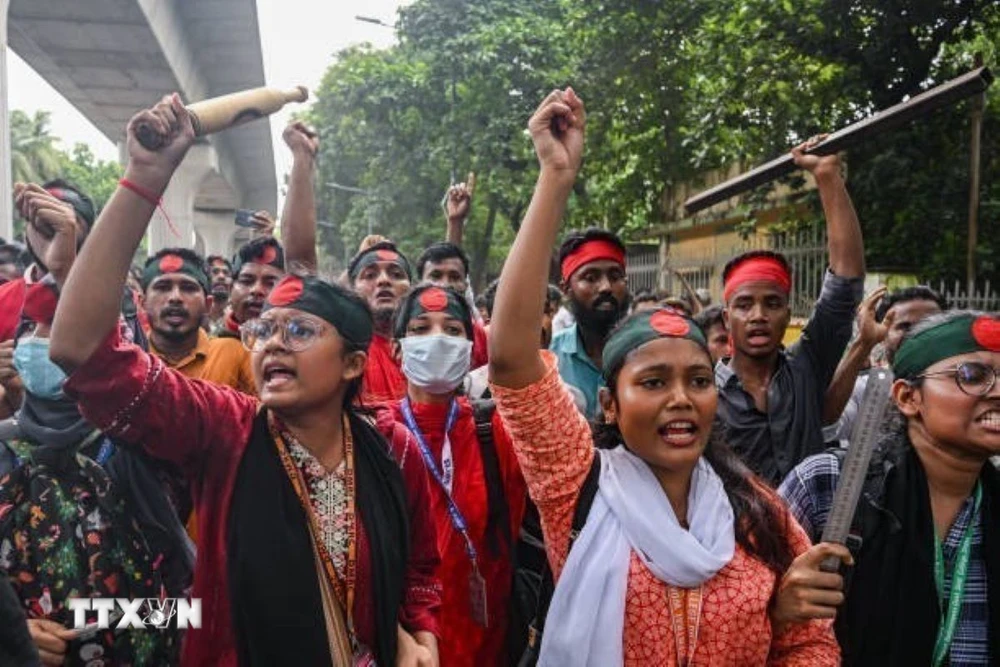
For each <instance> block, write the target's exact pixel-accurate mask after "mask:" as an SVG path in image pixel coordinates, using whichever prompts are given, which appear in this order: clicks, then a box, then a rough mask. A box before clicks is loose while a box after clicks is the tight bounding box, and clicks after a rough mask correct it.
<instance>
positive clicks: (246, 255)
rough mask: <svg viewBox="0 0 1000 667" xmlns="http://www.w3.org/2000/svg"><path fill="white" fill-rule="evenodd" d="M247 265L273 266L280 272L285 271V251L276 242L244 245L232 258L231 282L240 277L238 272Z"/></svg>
mask: <svg viewBox="0 0 1000 667" xmlns="http://www.w3.org/2000/svg"><path fill="white" fill-rule="evenodd" d="M251 243H252V242H251ZM247 264H264V265H266V266H273V267H274V268H276V269H278V270H279V271H281V272H284V271H285V249H284V248H282V247H281V244H280V243H278V242H277V241H275V242H273V243H260V244H258V245H254V246H251V245H250V244H249V243H248V244H246V245H244V246H243V247H242V248H240V250H239V251H238V252H237V253H236V256H235V257H233V263H232V269H233V280H236V279H237V278H239V277H240V271H242V270H243V267H244V266H246V265H247Z"/></svg>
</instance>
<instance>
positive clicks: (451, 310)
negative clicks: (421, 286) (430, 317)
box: [406, 287, 468, 322]
mask: <svg viewBox="0 0 1000 667" xmlns="http://www.w3.org/2000/svg"><path fill="white" fill-rule="evenodd" d="M460 298H461V297H460V295H459V294H458V293H457V292H455V290H446V289H441V288H440V287H428V288H426V289H425V290H423V291H422V292H420V295H419V296H417V297H415V298H412V299H408V301H409V307H408V308H407V309H406V321H407V322H409V321H410V320H412V319H413V318H414V317H420V316H421V315H423V314H424V313H448V314H449V315H451V316H452V317H454V318H455V319H458V320H462V319H465V318H466V317H467V316H468V306H466V309H465V310H463V309H462V305H461V303H460V301H459V299H460Z"/></svg>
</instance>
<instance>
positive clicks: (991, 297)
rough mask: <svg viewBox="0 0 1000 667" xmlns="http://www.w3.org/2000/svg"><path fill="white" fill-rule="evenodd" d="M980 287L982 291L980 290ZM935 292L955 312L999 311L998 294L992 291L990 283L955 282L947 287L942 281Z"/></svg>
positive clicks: (999, 301) (999, 296)
mask: <svg viewBox="0 0 1000 667" xmlns="http://www.w3.org/2000/svg"><path fill="white" fill-rule="evenodd" d="M980 287H982V289H980ZM937 292H938V294H940V295H941V296H943V297H944V298H945V299H947V301H948V305H949V306H951V307H952V308H955V309H957V310H985V311H988V312H996V311H998V310H1000V294H997V293H996V292H994V291H993V289H992V286H991V285H990V281H988V280H987V281H986V282H985V284H983V285H981V286H980V285H972V288H971V289H969V285H968V284H964V285H963V284H962V283H961V282H960V281H958V280H956V281H955V282H954V283H953V284H951V285H949V284H947V283H945V282H944V281H942V282H940V283H938V287H937Z"/></svg>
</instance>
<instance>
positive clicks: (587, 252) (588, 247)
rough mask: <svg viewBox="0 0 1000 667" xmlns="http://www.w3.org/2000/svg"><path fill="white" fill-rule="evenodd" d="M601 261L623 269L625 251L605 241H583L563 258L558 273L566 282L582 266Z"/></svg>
mask: <svg viewBox="0 0 1000 667" xmlns="http://www.w3.org/2000/svg"><path fill="white" fill-rule="evenodd" d="M601 260H610V261H612V262H615V263H617V264H621V265H622V267H623V268H624V266H625V251H623V250H622V249H621V248H619V247H618V246H617V245H615V244H614V243H612V242H611V241H608V240H607V239H592V240H590V241H585V242H583V243H581V244H580V246H579V247H578V248H576V250H574V251H573V252H571V253H570V254H568V255H566V257H565V258H563V261H562V266H560V267H559V269H560V272H561V273H562V279H563V280H567V281H568V280H569V279H570V278H572V277H573V274H574V273H576V271H577V269H579V268H580V267H581V266H583V265H584V264H589V263H591V262H598V261H601Z"/></svg>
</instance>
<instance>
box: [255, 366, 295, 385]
mask: <svg viewBox="0 0 1000 667" xmlns="http://www.w3.org/2000/svg"><path fill="white" fill-rule="evenodd" d="M261 374H262V375H263V378H264V387H265V388H266V389H268V390H271V391H274V390H276V389H280V388H281V387H283V386H285V385H286V384H288V383H289V382H291V381H292V380H294V379H295V371H293V370H292V369H291V368H290V367H289V366H288V365H286V364H283V363H281V362H280V361H268V362H265V363H264V366H263V367H262V368H261Z"/></svg>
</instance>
